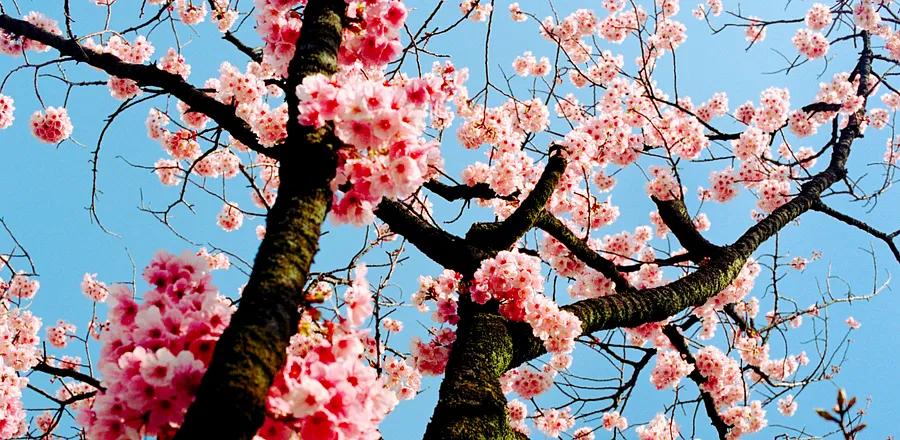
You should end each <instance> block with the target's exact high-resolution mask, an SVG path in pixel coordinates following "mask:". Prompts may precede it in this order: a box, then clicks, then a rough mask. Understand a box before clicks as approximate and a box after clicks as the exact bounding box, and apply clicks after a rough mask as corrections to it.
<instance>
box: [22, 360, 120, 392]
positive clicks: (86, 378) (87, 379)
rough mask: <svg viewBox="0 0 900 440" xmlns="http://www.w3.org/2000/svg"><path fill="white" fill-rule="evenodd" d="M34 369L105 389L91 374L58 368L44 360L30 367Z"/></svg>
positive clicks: (101, 389)
mask: <svg viewBox="0 0 900 440" xmlns="http://www.w3.org/2000/svg"><path fill="white" fill-rule="evenodd" d="M31 369H32V370H34V371H40V372H41V373H47V374H52V375H53V376H57V377H69V378H72V379H75V380H77V381H80V382H84V383H86V384H88V385H90V386H92V387H94V388H96V389H98V390H100V391H106V387H104V386H103V385H101V384H100V381H99V380H98V379H96V378H94V377H93V376H90V375H87V374H84V373H81V372H78V371H75V370H70V369H66V368H58V367H54V366H51V365H48V364H47V363H45V362H41V363H39V364H37V365H35V366H34V367H32V368H31Z"/></svg>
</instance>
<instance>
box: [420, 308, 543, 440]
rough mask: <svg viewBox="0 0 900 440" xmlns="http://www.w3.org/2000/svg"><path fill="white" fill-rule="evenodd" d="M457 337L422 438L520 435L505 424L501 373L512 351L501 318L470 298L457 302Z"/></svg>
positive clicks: (472, 439)
mask: <svg viewBox="0 0 900 440" xmlns="http://www.w3.org/2000/svg"><path fill="white" fill-rule="evenodd" d="M460 307H461V308H460V313H461V319H460V321H459V328H458V329H457V331H456V342H455V343H454V344H453V351H451V352H450V359H449V361H448V362H447V370H446V374H445V377H444V381H443V382H442V383H441V389H440V398H439V400H438V405H437V407H436V408H435V409H434V415H433V416H432V418H431V422H430V423H429V424H428V428H427V430H426V431H425V439H427V440H479V439H509V440H512V439H521V438H525V437H524V436H522V435H520V434H518V433H516V432H515V431H513V430H512V429H511V428H510V427H509V423H508V421H507V418H506V397H505V396H504V395H503V391H502V390H501V389H500V375H501V374H503V372H504V371H506V365H509V362H510V359H511V357H512V353H513V341H512V339H510V337H509V334H508V332H507V331H506V324H505V319H504V318H502V317H501V316H500V315H497V314H496V313H492V312H489V311H487V310H485V309H484V307H480V306H477V305H476V304H473V303H471V302H470V301H461V302H460Z"/></svg>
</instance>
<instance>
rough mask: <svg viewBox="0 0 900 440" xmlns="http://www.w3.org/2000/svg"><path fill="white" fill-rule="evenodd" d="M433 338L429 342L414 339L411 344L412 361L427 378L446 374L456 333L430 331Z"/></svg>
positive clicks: (433, 329) (445, 329)
mask: <svg viewBox="0 0 900 440" xmlns="http://www.w3.org/2000/svg"><path fill="white" fill-rule="evenodd" d="M430 332H431V334H432V337H431V340H430V341H428V342H423V341H422V340H421V339H420V338H417V337H414V338H413V339H412V342H411V343H410V351H411V354H412V356H411V360H412V364H413V366H414V367H415V369H416V370H417V371H418V372H419V373H421V374H422V375H426V376H438V375H441V374H444V369H445V368H446V367H447V360H448V359H449V358H450V348H451V347H452V346H453V342H454V341H456V333H455V332H454V331H453V330H452V329H450V328H446V327H445V328H442V329H435V328H432V329H431V330H430Z"/></svg>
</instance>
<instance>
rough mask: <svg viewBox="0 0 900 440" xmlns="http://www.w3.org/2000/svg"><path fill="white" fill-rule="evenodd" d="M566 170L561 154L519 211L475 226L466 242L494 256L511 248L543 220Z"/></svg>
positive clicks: (552, 161) (552, 158)
mask: <svg viewBox="0 0 900 440" xmlns="http://www.w3.org/2000/svg"><path fill="white" fill-rule="evenodd" d="M565 170H566V159H565V158H563V157H562V155H561V154H558V153H557V154H553V155H552V156H550V160H549V161H548V162H547V166H546V167H544V171H543V173H541V177H540V178H539V179H538V181H537V183H536V184H535V185H534V189H532V190H531V193H529V194H528V196H527V197H525V200H523V201H522V203H521V204H520V205H519V207H518V208H516V210H515V211H513V213H512V214H510V216H509V217H507V218H506V220H503V221H502V222H494V223H475V224H473V225H472V227H471V228H470V229H469V232H467V233H466V240H468V241H469V242H471V243H477V244H478V246H480V247H482V248H484V249H486V250H489V251H491V252H497V251H501V250H505V249H509V248H510V247H512V245H514V244H515V243H516V241H518V240H519V239H520V238H522V236H523V235H525V233H526V232H528V230H530V229H531V228H533V227H534V225H535V223H537V222H538V220H539V219H540V218H541V217H543V212H544V206H545V205H546V204H547V201H548V200H549V199H550V196H551V195H553V191H555V190H556V184H557V183H559V179H560V178H561V177H562V174H563V172H564V171H565Z"/></svg>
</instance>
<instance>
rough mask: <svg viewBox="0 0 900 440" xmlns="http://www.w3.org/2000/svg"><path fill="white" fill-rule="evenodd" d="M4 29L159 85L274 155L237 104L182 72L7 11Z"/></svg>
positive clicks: (121, 74) (2, 18) (246, 141)
mask: <svg viewBox="0 0 900 440" xmlns="http://www.w3.org/2000/svg"><path fill="white" fill-rule="evenodd" d="M0 29H2V30H4V31H6V32H9V33H11V34H14V35H19V36H22V37H24V38H28V39H31V40H35V41H39V42H41V43H43V44H46V45H47V46H50V47H52V48H54V49H56V50H57V51H59V53H60V54H61V55H65V56H67V57H70V58H72V59H74V60H75V61H78V62H83V63H87V64H90V65H91V66H93V67H96V68H98V69H100V70H103V71H104V72H106V73H108V74H110V75H112V76H115V77H118V78H127V79H130V80H133V81H136V82H137V83H138V84H139V85H142V86H154V87H159V88H161V89H162V90H164V91H165V92H167V93H169V94H171V95H172V96H175V97H176V98H178V99H180V100H182V101H184V103H185V104H187V105H188V107H190V109H191V111H194V112H197V113H203V114H205V115H207V116H209V117H210V118H211V119H212V120H214V121H216V123H217V124H219V125H220V126H222V128H224V129H225V130H227V131H228V132H229V133H231V135H232V136H234V138H235V139H237V140H238V141H240V142H241V143H243V144H245V145H247V146H248V147H249V148H251V149H252V150H254V151H256V152H260V153H263V154H267V155H270V156H271V155H272V151H270V150H266V149H265V148H263V147H262V146H261V145H259V142H258V140H257V138H256V134H254V133H253V130H252V129H251V128H250V125H249V124H247V122H246V121H244V120H243V119H241V118H240V117H238V116H237V114H236V113H235V111H234V108H232V107H231V106H228V105H226V104H223V103H221V102H219V101H216V99H215V98H213V97H212V96H209V95H207V94H206V93H204V92H202V91H200V90H198V89H197V88H195V87H194V86H192V85H190V84H189V83H187V82H186V81H185V80H184V79H183V78H181V76H179V75H176V74H174V73H169V72H166V71H165V70H162V69H160V68H158V67H156V66H154V65H146V64H132V63H126V62H124V61H122V60H120V59H119V58H118V57H116V56H115V55H112V54H108V53H99V52H95V51H94V50H92V49H89V48H87V47H84V46H82V45H80V44H78V42H77V41H76V40H70V39H66V38H63V37H60V36H58V35H54V34H51V33H49V32H47V31H44V30H43V29H40V28H38V27H37V26H35V25H33V24H31V23H28V22H27V21H23V20H18V19H15V18H12V17H10V16H8V15H6V14H2V15H0Z"/></svg>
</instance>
